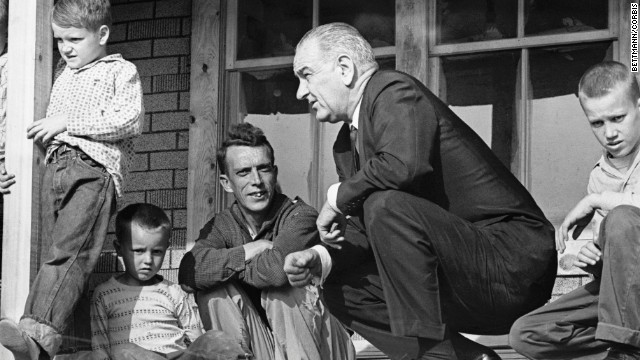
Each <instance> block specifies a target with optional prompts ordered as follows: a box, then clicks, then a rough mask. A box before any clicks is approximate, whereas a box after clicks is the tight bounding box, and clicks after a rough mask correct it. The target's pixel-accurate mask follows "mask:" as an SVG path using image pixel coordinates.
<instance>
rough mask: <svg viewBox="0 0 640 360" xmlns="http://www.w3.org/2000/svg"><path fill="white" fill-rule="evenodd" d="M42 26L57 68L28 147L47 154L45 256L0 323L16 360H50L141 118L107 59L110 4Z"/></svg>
mask: <svg viewBox="0 0 640 360" xmlns="http://www.w3.org/2000/svg"><path fill="white" fill-rule="evenodd" d="M51 22H52V24H51V27H52V29H53V35H54V38H55V40H56V41H57V43H58V50H59V51H60V55H61V56H62V58H63V59H64V61H65V62H66V68H65V69H64V71H63V72H62V73H61V74H60V76H59V77H58V78H57V79H56V81H55V83H54V85H53V89H52V90H51V98H50V101H49V106H48V108H47V116H46V118H44V119H41V120H38V121H34V122H33V123H32V124H31V125H30V126H29V127H28V128H27V137H28V138H33V139H34V141H39V142H42V143H43V144H44V145H45V146H46V149H47V151H46V156H45V163H46V167H45V170H44V174H43V178H42V186H41V197H40V199H41V218H42V229H41V234H42V237H43V243H44V244H50V250H49V254H48V255H47V257H46V261H45V262H44V263H43V264H42V266H41V267H40V269H39V271H38V274H37V275H36V278H35V280H34V282H33V284H32V285H31V289H30V291H29V295H28V297H27V301H26V304H25V310H24V315H23V316H22V318H21V319H20V322H19V324H16V323H14V322H13V321H12V320H11V319H3V320H1V321H0V343H1V344H2V345H3V346H4V347H6V348H7V349H9V350H10V351H12V352H13V354H14V357H16V358H17V359H31V360H35V359H39V358H40V359H50V358H52V357H53V356H54V355H55V354H56V353H57V351H58V348H59V347H60V344H61V343H62V335H63V334H64V331H65V329H66V327H67V326H68V323H69V319H70V318H71V314H72V313H73V310H74V308H75V306H76V304H77V303H78V300H79V299H80V297H81V295H82V293H83V291H84V288H85V286H86V283H87V280H88V278H89V276H90V275H91V273H92V271H93V269H94V267H95V265H96V263H97V261H98V257H99V256H100V252H101V250H102V245H103V243H104V240H105V238H106V234H107V228H108V224H109V218H110V217H111V215H112V213H113V212H114V210H115V208H116V207H115V205H116V204H115V197H116V195H117V196H122V194H123V192H124V179H125V177H126V174H127V169H128V167H129V164H130V163H131V160H132V157H133V154H134V152H133V137H135V136H137V135H139V134H140V133H141V119H142V118H143V117H144V108H143V102H142V86H141V84H140V77H139V75H138V72H137V70H136V67H135V65H134V64H132V63H130V62H128V61H126V60H124V59H123V58H122V56H121V55H119V54H112V55H107V50H106V46H107V40H108V39H109V32H110V30H109V27H110V26H111V10H110V4H109V1H108V0H59V1H57V2H56V4H55V5H54V7H53V11H52V14H51ZM18 240H24V239H18Z"/></svg>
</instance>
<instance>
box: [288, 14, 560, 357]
mask: <svg viewBox="0 0 640 360" xmlns="http://www.w3.org/2000/svg"><path fill="white" fill-rule="evenodd" d="M293 66H294V72H295V74H296V76H297V77H298V78H299V81H300V85H299V87H298V93H297V97H298V98H299V99H301V100H307V101H308V102H309V104H310V106H311V108H312V109H313V111H314V112H315V115H316V117H317V119H318V120H319V121H321V122H329V123H338V122H344V125H343V126H342V129H341V130H340V132H339V134H338V137H337V139H336V142H335V145H334V148H333V150H334V159H335V162H336V165H337V169H338V175H339V179H340V183H337V184H334V185H333V186H331V188H330V189H329V191H328V194H327V197H328V201H327V202H326V203H325V204H324V206H323V208H322V210H321V211H320V214H319V217H318V220H317V226H318V230H319V232H320V236H321V239H322V241H323V242H324V243H325V246H315V247H313V248H311V249H308V250H305V251H301V252H296V253H293V254H290V255H289V256H288V257H287V259H286V260H285V271H287V273H288V276H289V281H290V282H291V284H293V285H296V286H301V285H306V284H308V283H309V281H310V280H311V279H312V278H313V277H315V276H319V275H322V276H323V277H327V276H328V278H327V280H326V282H325V284H324V288H325V299H326V301H327V304H328V305H329V309H330V310H331V312H332V314H334V315H336V316H337V317H338V318H339V319H340V320H341V321H342V322H343V323H345V324H346V325H347V326H348V327H350V328H352V329H353V330H355V331H356V332H357V333H359V334H361V335H362V336H364V337H365V338H366V339H367V340H369V341H370V342H371V343H373V344H374V345H375V346H377V347H378V348H379V349H380V350H382V351H383V352H385V353H386V354H387V355H389V356H390V357H391V358H394V359H414V358H420V359H461V360H462V359H499V357H498V356H497V355H496V353H495V352H493V351H492V350H491V349H489V348H486V347H483V346H481V345H480V344H477V343H474V342H472V341H470V340H467V339H466V338H464V337H462V336H461V335H460V334H459V332H469V333H475V334H506V333H508V332H509V328H510V326H511V324H512V323H513V322H514V320H516V319H517V318H518V317H519V316H521V315H522V314H525V313H527V312H528V311H530V310H532V309H535V308H537V307H539V306H541V305H543V304H544V303H545V302H546V301H547V300H548V299H549V297H550V295H551V289H552V286H553V283H554V278H555V271H556V266H557V264H556V253H555V249H554V229H553V226H552V225H551V224H550V223H549V221H548V220H547V219H546V218H545V216H544V214H543V213H542V211H541V210H540V209H539V208H538V206H537V205H536V203H535V201H534V200H533V198H532V197H531V195H530V194H529V193H528V192H527V190H526V189H525V188H524V187H523V186H522V185H521V184H520V183H519V182H518V180H517V179H516V178H515V177H514V176H513V175H512V174H511V173H510V172H509V170H508V169H507V168H506V167H505V166H503V164H502V163H500V161H499V160H498V159H497V158H496V156H494V154H493V153H492V152H491V150H490V149H489V148H488V147H487V146H486V145H485V143H484V142H483V141H482V139H480V137H479V136H478V135H477V134H475V133H474V132H473V131H472V130H471V129H470V128H469V127H468V126H467V125H466V124H465V123H464V122H463V121H462V120H460V119H459V118H458V117H457V116H456V115H455V114H454V113H453V112H452V111H451V110H450V109H449V108H448V107H447V106H446V105H445V104H444V103H443V102H442V101H440V100H439V99H438V98H437V97H436V96H435V95H434V94H432V93H431V92H430V91H429V90H427V88H426V87H425V86H424V85H423V84H421V83H420V82H419V81H418V80H416V79H415V78H413V77H411V76H409V75H407V74H404V73H401V72H398V71H378V65H377V63H376V61H375V59H374V55H373V51H372V49H371V46H370V45H369V44H368V43H367V42H366V41H365V40H364V39H363V38H362V36H361V35H360V34H359V33H358V32H357V30H355V29H354V28H353V27H351V26H349V25H346V24H342V23H333V24H328V25H323V26H319V27H317V28H315V29H313V30H311V31H309V32H308V33H307V34H306V35H305V36H304V37H303V38H302V40H300V42H299V43H298V45H297V48H296V54H295V58H294V63H293ZM338 247H340V249H338Z"/></svg>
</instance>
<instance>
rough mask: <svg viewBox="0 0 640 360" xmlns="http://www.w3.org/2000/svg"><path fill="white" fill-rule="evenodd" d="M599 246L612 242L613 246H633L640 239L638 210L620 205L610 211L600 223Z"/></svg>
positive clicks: (639, 210)
mask: <svg viewBox="0 0 640 360" xmlns="http://www.w3.org/2000/svg"><path fill="white" fill-rule="evenodd" d="M600 238H601V240H600V245H603V244H604V243H605V242H607V243H608V242H610V241H613V242H612V243H611V244H612V245H614V246H626V244H630V245H634V244H637V243H638V241H639V240H638V239H640V208H638V207H635V206H631V205H620V206H616V207H615V208H613V209H611V211H609V213H608V214H607V216H606V217H605V218H604V220H603V221H602V225H601V228H600Z"/></svg>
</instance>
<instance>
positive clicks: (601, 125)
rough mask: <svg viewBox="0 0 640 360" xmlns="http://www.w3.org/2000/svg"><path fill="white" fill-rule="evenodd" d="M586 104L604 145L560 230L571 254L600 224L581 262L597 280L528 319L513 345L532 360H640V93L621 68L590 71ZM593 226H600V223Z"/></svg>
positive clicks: (583, 93)
mask: <svg viewBox="0 0 640 360" xmlns="http://www.w3.org/2000/svg"><path fill="white" fill-rule="evenodd" d="M578 97H579V99H580V105H582V109H583V110H584V113H585V114H586V117H587V120H588V121H589V126H590V127H591V130H592V131H593V134H594V135H595V137H596V139H597V140H598V142H599V143H600V145H601V146H602V157H601V158H600V160H599V161H598V163H597V164H596V165H595V166H594V168H593V170H592V171H591V174H590V175H589V185H588V188H587V193H588V195H587V196H585V197H584V198H583V199H582V200H580V201H579V202H578V204H576V206H575V207H574V208H573V209H572V210H571V211H570V212H569V213H568V214H567V216H566V217H565V219H564V221H563V222H562V225H561V226H560V227H559V228H558V230H557V231H556V247H557V249H558V251H559V252H561V253H562V252H564V250H565V248H566V241H567V240H569V231H570V230H573V233H572V237H573V238H574V239H577V238H578V236H579V235H580V234H581V233H582V231H583V230H584V229H585V228H586V227H587V226H588V225H589V224H590V223H592V224H593V230H594V231H593V233H594V235H595V236H594V239H593V241H590V242H588V243H587V244H585V245H584V246H583V247H582V248H581V249H580V251H579V253H578V256H577V260H576V261H575V262H574V264H575V265H576V266H577V267H579V268H582V269H584V270H585V271H587V272H589V273H591V274H593V275H594V281H592V282H591V283H589V284H587V285H585V286H583V287H580V288H578V289H576V290H574V291H572V292H570V293H568V294H566V295H564V296H562V297H560V298H559V299H557V300H555V301H554V302H552V303H550V304H548V305H545V306H543V307H542V308H540V309H537V310H534V311H533V312H531V313H530V314H527V315H525V316H523V317H522V318H520V319H519V320H518V321H517V322H516V323H515V324H514V325H513V327H512V329H511V334H510V342H511V346H512V347H513V348H514V349H515V350H516V351H518V352H519V353H521V354H523V355H525V356H527V357H529V358H531V359H567V358H569V357H570V358H572V359H598V360H600V359H602V358H603V357H604V359H606V360H632V359H636V360H637V359H640V276H639V275H640V272H639V270H638V269H639V267H638V261H640V208H639V207H640V195H639V194H638V193H639V192H640V156H639V155H638V153H639V152H638V148H639V147H640V88H639V87H638V80H637V79H636V76H635V75H634V74H633V73H631V72H629V69H628V68H627V67H626V66H625V65H624V64H621V63H618V62H614V61H606V62H602V63H599V64H596V65H594V66H592V67H591V68H589V69H588V70H587V71H586V72H585V74H584V75H583V76H582V78H581V79H580V83H579V85H578ZM592 220H593V222H592Z"/></svg>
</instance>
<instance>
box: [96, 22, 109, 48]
mask: <svg viewBox="0 0 640 360" xmlns="http://www.w3.org/2000/svg"><path fill="white" fill-rule="evenodd" d="M109 33H110V30H109V27H108V26H107V25H102V26H100V29H98V35H99V36H100V45H103V46H104V45H106V44H107V40H109Z"/></svg>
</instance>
